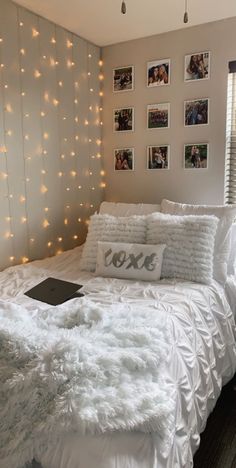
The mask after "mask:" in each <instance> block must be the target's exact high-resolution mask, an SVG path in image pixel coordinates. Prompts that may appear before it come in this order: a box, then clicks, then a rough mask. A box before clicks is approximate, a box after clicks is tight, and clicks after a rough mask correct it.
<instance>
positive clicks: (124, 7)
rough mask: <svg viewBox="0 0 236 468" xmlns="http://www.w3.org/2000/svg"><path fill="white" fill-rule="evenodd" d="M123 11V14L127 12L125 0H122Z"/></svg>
mask: <svg viewBox="0 0 236 468" xmlns="http://www.w3.org/2000/svg"><path fill="white" fill-rule="evenodd" d="M121 13H122V14H123V15H125V13H126V4H125V1H124V0H123V1H122V4H121Z"/></svg>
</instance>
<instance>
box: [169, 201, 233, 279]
mask: <svg viewBox="0 0 236 468" xmlns="http://www.w3.org/2000/svg"><path fill="white" fill-rule="evenodd" d="M161 211H162V212H163V213H168V214H172V215H180V216H183V215H195V216H199V215H200V216H202V215H207V216H216V217H217V218H218V219H219V223H218V227H217V232H216V240H215V252H214V260H213V277H214V279H215V280H216V281H218V282H219V283H222V284H224V283H225V281H226V278H227V263H228V260H229V255H230V238H231V227H232V223H233V220H234V219H235V218H236V205H222V206H215V205H187V204H183V203H175V202H171V201H169V200H162V203H161Z"/></svg>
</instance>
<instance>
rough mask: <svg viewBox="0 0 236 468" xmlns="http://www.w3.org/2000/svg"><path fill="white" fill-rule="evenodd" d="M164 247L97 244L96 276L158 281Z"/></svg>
mask: <svg viewBox="0 0 236 468" xmlns="http://www.w3.org/2000/svg"><path fill="white" fill-rule="evenodd" d="M164 249H165V245H162V244H161V245H160V244H159V245H145V244H126V243H119V242H98V254H97V266H96V272H95V273H96V275H98V276H105V277H111V278H124V279H134V280H140V281H158V280H159V279H160V276H161V266H162V257H163V251H164Z"/></svg>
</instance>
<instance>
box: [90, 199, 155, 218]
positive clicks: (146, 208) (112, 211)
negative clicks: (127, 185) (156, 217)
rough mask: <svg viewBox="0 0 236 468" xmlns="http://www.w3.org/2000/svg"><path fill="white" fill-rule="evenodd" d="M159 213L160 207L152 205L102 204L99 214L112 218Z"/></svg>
mask: <svg viewBox="0 0 236 468" xmlns="http://www.w3.org/2000/svg"><path fill="white" fill-rule="evenodd" d="M156 211H161V205H152V204H148V203H115V202H106V201H104V202H102V203H101V205H100V210H99V213H100V214H109V215H112V216H133V215H140V216H141V215H147V214H151V213H154V212H156Z"/></svg>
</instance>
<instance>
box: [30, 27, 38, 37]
mask: <svg viewBox="0 0 236 468" xmlns="http://www.w3.org/2000/svg"><path fill="white" fill-rule="evenodd" d="M38 35H39V32H38V31H37V29H35V28H33V29H32V36H33V37H38Z"/></svg>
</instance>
